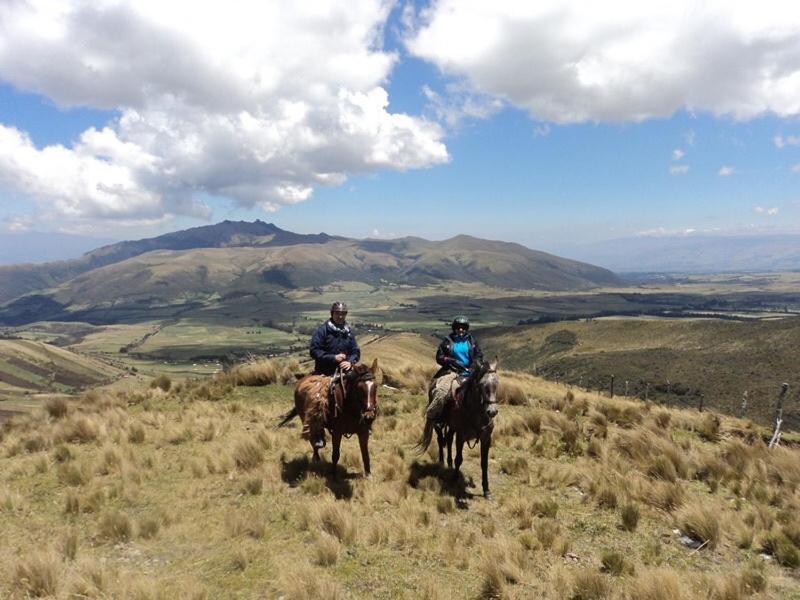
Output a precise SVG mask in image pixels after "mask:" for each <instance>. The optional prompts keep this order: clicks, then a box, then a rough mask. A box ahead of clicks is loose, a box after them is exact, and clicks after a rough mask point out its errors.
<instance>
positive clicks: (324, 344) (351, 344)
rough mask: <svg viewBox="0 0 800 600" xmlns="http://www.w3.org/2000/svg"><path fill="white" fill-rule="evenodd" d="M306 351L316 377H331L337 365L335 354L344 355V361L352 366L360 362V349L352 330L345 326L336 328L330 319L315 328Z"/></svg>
mask: <svg viewBox="0 0 800 600" xmlns="http://www.w3.org/2000/svg"><path fill="white" fill-rule="evenodd" d="M308 350H309V352H310V354H311V358H313V359H314V373H315V374H317V375H333V373H334V372H335V371H336V367H337V365H338V364H339V363H337V362H336V355H337V354H345V355H346V356H347V359H346V360H347V361H348V362H350V363H353V364H355V363H357V362H358V361H359V360H361V349H360V348H359V347H358V343H357V342H356V336H355V335H354V334H353V331H352V329H350V327H349V326H348V325H346V324H345V325H344V327H337V326H336V325H334V323H333V322H332V321H331V320H330V319H328V320H327V321H325V322H324V323H323V324H322V325H320V326H319V327H317V330H316V331H315V332H314V335H313V336H311V343H310V344H309V346H308Z"/></svg>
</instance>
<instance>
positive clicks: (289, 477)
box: [281, 456, 359, 500]
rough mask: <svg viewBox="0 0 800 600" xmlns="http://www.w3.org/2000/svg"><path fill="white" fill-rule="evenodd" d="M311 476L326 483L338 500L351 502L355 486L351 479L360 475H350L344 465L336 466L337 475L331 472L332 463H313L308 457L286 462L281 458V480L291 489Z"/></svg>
mask: <svg viewBox="0 0 800 600" xmlns="http://www.w3.org/2000/svg"><path fill="white" fill-rule="evenodd" d="M309 474H310V475H315V476H317V477H319V478H320V479H323V480H324V481H325V485H326V486H327V488H328V489H329V490H330V491H331V493H333V495H334V496H335V497H336V498H337V499H338V500H349V499H350V498H352V497H353V485H352V484H351V483H350V481H349V480H350V479H355V478H356V477H358V476H359V475H357V474H355V473H348V472H347V469H345V468H344V467H343V466H342V465H336V475H335V476H334V474H333V473H332V472H331V463H329V462H323V461H319V462H312V461H310V460H309V459H308V457H307V456H302V457H300V458H293V459H291V460H286V458H285V457H281V479H283V481H284V482H285V483H287V484H289V485H290V486H291V487H297V486H299V485H300V484H302V483H303V481H305V479H306V478H307V477H308V476H309Z"/></svg>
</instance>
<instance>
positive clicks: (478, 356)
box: [434, 333, 483, 377]
mask: <svg viewBox="0 0 800 600" xmlns="http://www.w3.org/2000/svg"><path fill="white" fill-rule="evenodd" d="M454 337H455V336H454V335H453V334H452V333H451V334H450V335H448V336H447V337H446V338H444V339H443V340H442V343H441V344H439V349H438V350H437V351H436V362H437V363H439V364H440V365H441V367H442V368H441V369H439V370H438V371H437V372H436V375H434V377H441V376H442V375H444V374H445V373H449V372H450V371H455V372H457V373H461V372H462V371H463V370H464V369H463V367H462V366H461V365H460V364H459V363H458V361H457V360H456V359H455V356H454V354H453V344H454V343H455V339H454ZM464 337H465V338H466V340H467V343H468V344H469V365H467V366H468V367H472V365H474V364H475V362H476V361H480V362H482V361H483V351H482V350H481V347H480V346H479V345H478V341H477V340H476V339H475V338H474V337H472V335H470V334H469V333H468V334H467V335H466V336H464Z"/></svg>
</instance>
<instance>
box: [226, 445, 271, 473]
mask: <svg viewBox="0 0 800 600" xmlns="http://www.w3.org/2000/svg"><path fill="white" fill-rule="evenodd" d="M233 461H234V462H235V463H236V466H237V467H239V468H240V469H243V470H245V471H247V470H250V469H254V468H255V467H257V466H258V465H260V464H261V463H262V462H264V449H263V448H262V447H261V444H259V443H258V441H257V440H254V439H252V438H242V439H240V440H239V441H238V442H236V445H235V446H234V448H233Z"/></svg>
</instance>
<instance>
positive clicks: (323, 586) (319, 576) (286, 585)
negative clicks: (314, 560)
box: [281, 569, 349, 600]
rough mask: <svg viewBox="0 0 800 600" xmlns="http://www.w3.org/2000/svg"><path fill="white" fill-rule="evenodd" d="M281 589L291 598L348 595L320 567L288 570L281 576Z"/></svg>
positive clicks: (310, 599) (340, 598)
mask: <svg viewBox="0 0 800 600" xmlns="http://www.w3.org/2000/svg"><path fill="white" fill-rule="evenodd" d="M281 591H282V592H283V594H284V595H285V596H286V597H287V598H292V599H293V600H319V598H325V599H326V600H344V599H345V598H349V595H348V594H347V593H346V592H345V590H343V589H342V587H341V586H339V584H338V583H336V582H335V581H333V580H332V579H331V578H330V577H328V576H326V575H325V574H324V572H323V571H321V570H320V569H315V570H313V571H308V570H303V571H302V572H296V571H293V570H289V571H287V572H285V574H284V575H283V577H282V578H281Z"/></svg>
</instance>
